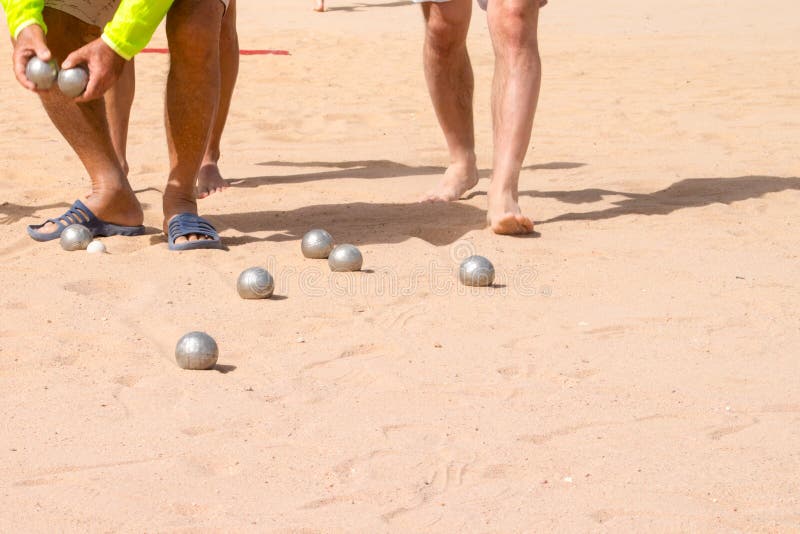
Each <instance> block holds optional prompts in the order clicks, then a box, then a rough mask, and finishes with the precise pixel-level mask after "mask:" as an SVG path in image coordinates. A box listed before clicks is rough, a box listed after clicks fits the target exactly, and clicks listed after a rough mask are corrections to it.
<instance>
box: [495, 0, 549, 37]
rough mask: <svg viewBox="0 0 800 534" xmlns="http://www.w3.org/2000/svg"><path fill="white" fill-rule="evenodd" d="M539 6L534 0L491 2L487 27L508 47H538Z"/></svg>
mask: <svg viewBox="0 0 800 534" xmlns="http://www.w3.org/2000/svg"><path fill="white" fill-rule="evenodd" d="M538 18H539V5H538V2H537V1H536V0H491V1H490V2H489V26H490V28H491V30H492V34H493V35H494V36H496V37H499V38H501V39H502V40H503V41H504V42H505V43H506V44H508V45H510V46H520V47H526V48H529V47H531V46H533V47H535V46H537V45H538V35H537V26H538Z"/></svg>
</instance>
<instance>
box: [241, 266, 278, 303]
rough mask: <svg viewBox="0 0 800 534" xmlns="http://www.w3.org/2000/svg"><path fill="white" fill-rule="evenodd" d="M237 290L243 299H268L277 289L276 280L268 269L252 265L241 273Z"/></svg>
mask: <svg viewBox="0 0 800 534" xmlns="http://www.w3.org/2000/svg"><path fill="white" fill-rule="evenodd" d="M236 290H237V291H238V292H239V296H240V297H242V298H243V299H268V298H269V297H271V296H272V292H273V291H275V281H274V280H273V279H272V275H271V274H269V272H268V271H267V270H266V269H262V268H261V267H250V268H249V269H246V270H244V271H242V274H240V275H239V279H238V280H237V281H236Z"/></svg>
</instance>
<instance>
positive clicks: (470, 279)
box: [458, 256, 494, 287]
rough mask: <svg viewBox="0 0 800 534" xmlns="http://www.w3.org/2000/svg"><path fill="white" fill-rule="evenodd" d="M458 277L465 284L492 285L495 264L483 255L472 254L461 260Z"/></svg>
mask: <svg viewBox="0 0 800 534" xmlns="http://www.w3.org/2000/svg"><path fill="white" fill-rule="evenodd" d="M458 279H459V280H460V281H461V283H462V284H464V285H465V286H477V287H483V286H490V285H492V283H493V282H494V265H492V262H490V261H489V260H487V259H486V258H484V257H483V256H470V257H469V258H467V259H465V260H464V261H462V262H461V267H460V268H459V269H458Z"/></svg>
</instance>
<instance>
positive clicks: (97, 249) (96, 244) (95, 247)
mask: <svg viewBox="0 0 800 534" xmlns="http://www.w3.org/2000/svg"><path fill="white" fill-rule="evenodd" d="M105 251H106V246H105V244H104V243H103V242H102V241H98V240H97V239H95V240H94V241H92V242H91V243H89V246H87V247H86V252H91V253H93V254H104V253H105Z"/></svg>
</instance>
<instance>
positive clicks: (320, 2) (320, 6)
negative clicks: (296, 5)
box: [314, 0, 325, 13]
mask: <svg viewBox="0 0 800 534" xmlns="http://www.w3.org/2000/svg"><path fill="white" fill-rule="evenodd" d="M314 11H318V12H320V13H322V12H323V11H325V0H317V1H316V2H315V3H314Z"/></svg>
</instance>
